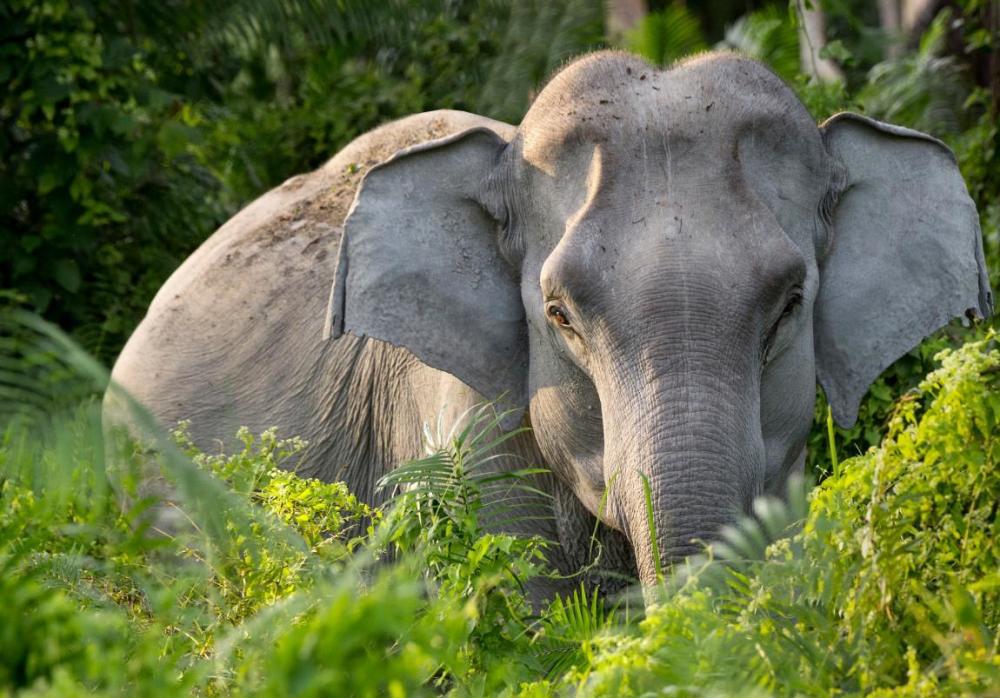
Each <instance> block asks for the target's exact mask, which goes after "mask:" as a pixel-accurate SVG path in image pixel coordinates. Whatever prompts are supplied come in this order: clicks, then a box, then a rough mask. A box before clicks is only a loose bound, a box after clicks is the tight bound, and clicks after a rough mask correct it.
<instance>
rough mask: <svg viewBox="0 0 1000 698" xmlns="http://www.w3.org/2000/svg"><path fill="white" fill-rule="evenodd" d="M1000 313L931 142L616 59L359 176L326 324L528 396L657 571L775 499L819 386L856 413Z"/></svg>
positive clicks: (712, 66) (552, 444)
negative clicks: (918, 349)
mask: <svg viewBox="0 0 1000 698" xmlns="http://www.w3.org/2000/svg"><path fill="white" fill-rule="evenodd" d="M991 306H992V298H991V295H990V290H989V285H988V281H987V278H986V275H985V271H984V263H983V253H982V242H981V239H980V233H979V224H978V217H977V214H976V210H975V206H974V205H973V203H972V201H971V200H970V198H969V196H968V193H967V191H966V188H965V185H964V183H963V181H962V178H961V176H960V174H959V171H958V169H957V167H956V164H955V161H954V157H953V156H952V154H951V152H950V151H949V150H948V149H947V147H946V146H944V145H943V144H942V143H940V142H939V141H937V140H935V139H934V138H931V137H929V136H927V135H924V134H922V133H918V132H915V131H911V130H909V129H905V128H899V127H895V126H890V125H887V124H883V123H879V122H877V121H874V120H872V119H869V118H866V117H862V116H857V115H853V114H838V115H836V116H834V117H833V118H831V119H829V120H828V121H826V122H825V123H824V124H822V125H820V126H819V127H817V126H816V124H815V122H814V121H813V120H812V119H811V118H810V116H809V114H808V112H807V111H806V109H805V107H804V106H803V105H802V104H801V102H800V101H799V100H798V99H797V98H796V96H795V95H794V94H793V92H792V91H791V90H790V89H789V88H788V87H787V86H786V85H785V84H784V83H783V82H782V81H781V80H780V79H779V78H777V77H776V76H775V75H774V74H773V73H771V72H770V71H769V70H768V69H766V68H765V67H763V66H762V65H759V64H757V63H755V62H753V61H751V60H747V59H744V58H740V57H738V56H735V55H731V54H709V55H703V56H699V57H697V58H694V59H692V60H688V61H686V62H683V63H680V64H678V65H676V66H674V67H672V68H671V69H670V70H667V71H659V70H657V69H655V68H653V67H651V66H650V65H648V64H646V63H645V62H643V61H641V60H640V59H638V58H635V57H632V56H629V55H626V54H622V53H612V52H601V53H595V54H591V55H589V56H586V57H584V58H582V59H579V60H577V61H576V62H574V63H572V64H570V65H569V66H568V67H566V68H564V69H563V70H562V71H561V72H559V73H558V74H557V75H556V76H555V77H554V78H553V79H552V80H551V81H550V82H549V83H548V84H547V86H546V87H545V88H544V89H543V90H542V91H541V93H540V94H539V95H538V97H537V99H536V100H535V102H534V104H533V105H532V106H531V108H530V110H529V111H528V113H527V115H526V116H525V118H524V120H523V122H522V123H521V125H520V126H519V128H518V129H517V131H516V135H515V136H514V137H513V138H512V139H511V140H509V141H507V140H504V139H503V138H501V137H500V136H498V135H497V134H496V133H495V132H494V131H493V130H490V129H489V128H485V127H483V128H472V129H470V130H468V131H465V132H462V133H459V134H457V135H454V136H452V137H449V138H445V139H442V140H437V141H433V142H428V143H425V144H421V145H418V146H416V147H413V148H411V149H408V150H405V151H402V152H400V153H398V154H396V155H395V156H394V157H393V158H391V159H390V160H388V161H387V162H384V163H382V164H381V165H379V166H377V167H375V168H373V169H372V170H371V171H370V172H369V173H368V174H367V176H366V177H365V179H364V181H363V183H362V185H361V187H360V189H359V192H358V194H357V197H356V199H355V202H354V206H353V208H352V210H351V213H350V214H349V216H348V218H347V220H346V222H345V229H344V242H343V243H342V245H341V250H340V258H339V262H338V269H337V272H336V278H335V280H334V285H333V291H332V294H331V304H330V316H329V317H328V330H329V332H330V333H331V334H332V335H333V336H339V335H340V334H341V333H342V332H345V331H346V332H351V333H355V334H358V335H367V336H371V337H374V338H378V339H381V340H385V341H388V342H391V343H392V344H394V345H398V346H403V347H406V348H407V349H409V350H410V351H411V352H412V353H413V354H414V355H416V356H417V357H418V358H420V359H421V360H422V361H423V362H424V363H426V364H428V365H430V366H433V367H435V368H439V369H441V370H444V371H447V372H449V373H451V374H453V375H455V376H456V377H458V378H459V379H461V380H462V381H463V382H465V383H466V384H468V385H469V386H471V387H473V388H475V389H476V390H477V391H478V392H480V393H481V394H482V395H484V396H485V397H487V398H490V399H499V400H501V401H502V402H503V403H504V404H506V405H508V406H510V407H513V408H515V409H519V410H523V409H527V410H528V412H529V418H530V424H531V426H532V429H533V431H534V435H535V438H536V440H537V443H538V446H539V448H540V449H541V452H542V454H543V455H544V456H545V458H546V461H547V465H548V467H549V468H551V469H552V470H553V471H554V473H556V475H557V476H558V477H560V478H561V479H562V480H563V481H564V482H565V483H566V484H567V485H568V486H569V487H570V488H572V490H573V491H574V492H575V493H576V495H577V496H578V497H579V499H580V500H581V501H582V502H583V504H584V505H585V506H586V507H587V508H588V509H589V510H590V511H591V512H592V513H593V514H595V515H596V516H598V517H599V518H600V519H601V520H602V521H604V522H605V523H606V524H608V525H610V526H612V527H613V528H615V529H618V530H620V531H622V532H623V533H624V534H625V535H626V536H627V537H628V539H629V540H630V542H631V544H632V546H633V549H634V551H635V556H636V561H637V565H638V569H639V574H640V578H641V579H642V581H643V582H646V583H648V582H651V581H652V580H654V579H655V578H656V576H657V572H658V571H657V568H656V559H657V557H656V552H657V551H662V554H663V555H664V557H665V558H668V559H676V558H677V557H679V556H683V555H685V554H688V553H690V552H693V551H696V550H697V549H698V545H699V543H698V540H700V539H710V538H711V537H712V536H713V534H715V533H716V532H717V531H718V529H719V528H720V526H722V525H723V524H725V523H728V522H730V521H732V520H733V519H734V517H735V516H737V515H738V514H739V513H741V512H744V511H747V510H748V507H749V505H750V503H751V502H752V500H753V499H754V498H755V497H756V496H758V495H761V494H762V493H765V492H769V491H780V490H781V488H782V483H783V482H784V480H785V479H786V477H787V475H788V474H789V472H790V471H791V470H792V469H793V468H794V467H796V466H797V465H800V464H801V462H802V461H801V459H802V456H803V454H804V445H805V442H806V438H807V434H808V431H809V428H810V423H811V418H812V414H813V406H814V397H815V387H816V380H817V377H818V379H819V381H820V383H821V384H822V386H823V388H824V390H825V392H826V395H827V396H828V398H829V401H830V404H831V405H832V408H833V413H834V415H835V417H836V419H837V421H838V422H839V423H840V424H842V425H850V424H852V423H853V422H854V420H855V419H856V415H857V409H858V404H859V402H860V400H861V398H862V396H863V395H864V393H865V391H866V390H867V388H868V386H869V384H870V383H871V382H872V381H873V380H874V379H875V378H876V377H877V376H878V374H879V373H880V372H881V371H882V370H883V369H885V368H886V367H887V366H888V365H889V364H890V363H891V362H893V361H894V360H896V359H897V358H898V357H899V356H901V355H902V354H903V353H905V352H906V351H908V350H909V349H911V348H912V347H913V346H915V345H916V344H917V343H918V342H919V341H920V340H921V339H922V338H923V337H925V336H926V335H928V334H930V333H931V332H933V331H934V330H936V329H937V328H939V327H941V326H942V325H944V324H945V323H946V322H948V321H949V320H950V319H951V318H953V317H955V316H961V315H965V314H974V315H977V316H985V315H987V314H989V313H990V312H991ZM519 420H520V413H519V414H518V415H517V421H519ZM647 503H650V504H651V507H649V506H647ZM650 509H651V510H652V512H653V513H654V514H655V525H654V526H652V527H651V526H650V525H649V516H648V513H649V511H650ZM652 531H655V535H652V536H651V535H650V534H651V532H652Z"/></svg>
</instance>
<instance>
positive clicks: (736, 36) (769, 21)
mask: <svg viewBox="0 0 1000 698" xmlns="http://www.w3.org/2000/svg"><path fill="white" fill-rule="evenodd" d="M715 47H716V48H719V49H723V48H724V49H729V50H732V51H738V52H740V53H742V54H745V55H747V56H750V57H752V58H756V59H757V60H759V61H761V62H763V63H766V64H767V65H768V66H770V67H771V69H772V70H774V72H776V73H777V74H778V75H780V76H781V77H783V78H784V79H785V80H788V81H792V80H794V79H795V78H796V77H797V76H798V74H799V35H798V31H797V30H796V28H795V26H794V25H793V24H792V23H791V22H790V21H789V20H788V12H787V11H785V10H784V9H782V8H780V7H778V6H775V5H771V6H768V7H764V8H762V9H760V10H757V11H756V12H750V13H749V14H746V15H744V16H743V17H740V18H739V19H738V20H736V21H735V22H734V23H733V24H732V25H730V26H729V27H728V28H727V29H726V35H725V38H724V39H723V40H722V41H721V42H720V43H718V44H716V46H715Z"/></svg>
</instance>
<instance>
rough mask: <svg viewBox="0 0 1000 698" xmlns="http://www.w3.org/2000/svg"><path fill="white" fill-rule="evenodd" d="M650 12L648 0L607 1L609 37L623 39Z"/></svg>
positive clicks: (606, 22)
mask: <svg viewBox="0 0 1000 698" xmlns="http://www.w3.org/2000/svg"><path fill="white" fill-rule="evenodd" d="M648 11H649V8H648V6H647V5H646V0H607V2H606V4H605V10H604V12H605V15H604V17H605V25H606V30H607V34H608V37H609V38H611V39H620V38H622V37H623V36H625V34H627V33H628V32H629V31H630V30H632V29H634V28H635V26H636V25H637V24H638V23H639V22H641V21H642V18H643V17H645V16H646V13H647V12H648Z"/></svg>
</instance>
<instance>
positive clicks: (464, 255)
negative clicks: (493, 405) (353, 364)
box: [325, 127, 527, 426]
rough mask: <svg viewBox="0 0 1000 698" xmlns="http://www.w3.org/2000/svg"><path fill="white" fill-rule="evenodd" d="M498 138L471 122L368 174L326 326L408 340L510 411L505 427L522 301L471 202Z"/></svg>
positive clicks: (348, 226)
mask: <svg viewBox="0 0 1000 698" xmlns="http://www.w3.org/2000/svg"><path fill="white" fill-rule="evenodd" d="M505 145H506V141H504V140H503V139H502V138H500V136H498V135H497V134H496V133H495V132H494V131H492V130H490V129H488V128H485V127H476V128H471V129H469V130H466V131H463V132H460V133H458V134H455V135H453V136H449V137H447V138H442V139H440V140H435V141H429V142H427V143H422V144H420V145H416V146H413V147H411V148H408V149H405V150H402V151H400V152H398V153H396V155H394V156H393V157H392V158H390V159H389V160H387V161H385V162H383V163H380V164H379V165H377V166H375V167H373V168H372V169H371V170H369V171H368V173H367V174H366V175H365V177H364V179H363V180H362V182H361V184H360V186H359V188H358V192H357V195H356V196H355V199H354V204H353V206H352V208H351V211H350V213H349V214H348V216H347V218H346V220H345V221H344V234H343V239H342V240H341V244H340V253H339V259H338V262H337V269H336V272H335V276H334V282H333V289H332V291H331V294H330V307H329V312H328V315H327V324H326V333H325V334H326V336H327V337H330V338H333V339H336V338H337V337H340V336H341V335H342V334H343V333H345V332H349V333H351V334H354V335H357V336H360V337H372V338H375V339H380V340H382V341H385V342H389V343H390V344H393V345H396V346H400V347H405V348H406V349H408V350H409V351H410V352H411V353H412V354H413V355H414V356H416V357H417V358H418V359H420V360H421V361H423V362H424V363H426V364H427V365H429V366H432V367H433V368H437V369H440V370H442V371H447V372H448V373H450V374H452V375H454V376H455V377H456V378H458V379H459V380H461V381H462V382H463V383H465V384H466V385H468V386H470V387H471V388H473V389H474V390H476V391H477V392H479V393H480V394H482V395H483V396H484V397H486V398H487V399H489V400H496V401H498V404H499V407H501V408H503V409H514V410H517V411H516V412H515V413H514V414H512V415H510V416H509V417H508V419H507V420H506V423H505V426H510V425H511V424H514V423H517V422H520V419H521V414H522V412H521V411H522V410H523V408H524V406H525V405H526V396H525V392H526V384H525V381H526V375H527V337H526V324H525V317H524V306H523V304H522V302H521V294H520V284H519V283H518V281H517V278H516V275H515V273H514V270H513V269H512V268H511V266H510V265H509V264H508V263H507V261H506V260H505V259H504V258H503V257H502V255H501V254H500V251H499V247H498V238H497V232H498V224H497V222H496V221H495V220H494V219H493V218H492V217H491V216H490V215H489V214H488V213H487V212H486V210H485V209H484V208H483V206H482V205H481V204H480V203H479V201H478V200H477V197H478V193H479V190H480V188H481V186H482V183H483V181H484V180H485V179H486V177H487V176H488V175H489V174H490V172H491V171H492V169H493V168H494V167H495V165H496V163H497V159H498V157H499V155H500V153H501V151H502V149H503V148H504V146H505Z"/></svg>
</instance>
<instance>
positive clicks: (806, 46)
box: [798, 0, 844, 82]
mask: <svg viewBox="0 0 1000 698" xmlns="http://www.w3.org/2000/svg"><path fill="white" fill-rule="evenodd" d="M798 9H799V19H800V20H801V21H800V22H799V56H800V59H801V62H802V72H804V73H806V74H807V75H811V76H813V77H814V78H816V79H818V80H822V81H823V82H834V81H843V79H844V73H843V71H842V70H841V69H840V66H838V65H837V64H836V63H834V62H833V61H831V60H830V59H829V58H821V57H820V55H819V54H820V51H822V50H823V47H824V46H826V15H824V14H823V10H822V9H820V8H819V6H818V5H816V6H814V8H813V9H807V8H806V6H805V3H804V2H803V0H798Z"/></svg>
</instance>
